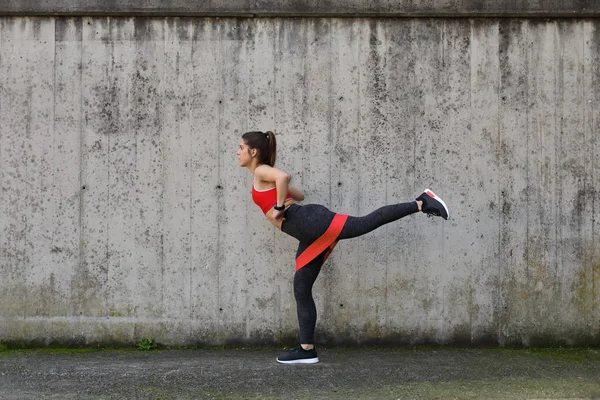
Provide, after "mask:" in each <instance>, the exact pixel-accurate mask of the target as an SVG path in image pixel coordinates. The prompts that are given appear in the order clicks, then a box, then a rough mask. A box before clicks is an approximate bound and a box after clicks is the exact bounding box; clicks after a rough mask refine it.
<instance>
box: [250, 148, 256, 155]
mask: <svg viewBox="0 0 600 400" xmlns="http://www.w3.org/2000/svg"><path fill="white" fill-rule="evenodd" d="M250 155H251V156H252V157H256V149H252V150H250Z"/></svg>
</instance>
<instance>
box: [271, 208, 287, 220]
mask: <svg viewBox="0 0 600 400" xmlns="http://www.w3.org/2000/svg"><path fill="white" fill-rule="evenodd" d="M284 214H285V210H281V211H280V210H276V209H273V214H272V215H273V219H274V220H275V221H285V218H283V215H284Z"/></svg>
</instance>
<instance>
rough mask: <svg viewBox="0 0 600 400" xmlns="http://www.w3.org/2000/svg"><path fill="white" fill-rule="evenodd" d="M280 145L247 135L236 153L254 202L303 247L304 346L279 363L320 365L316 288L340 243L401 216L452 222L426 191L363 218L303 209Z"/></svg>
mask: <svg viewBox="0 0 600 400" xmlns="http://www.w3.org/2000/svg"><path fill="white" fill-rule="evenodd" d="M276 150H277V143H276V141H275V135H274V134H273V132H246V133H244V134H243V135H242V140H241V142H240V147H239V149H238V151H237V156H238V160H239V163H240V166H242V167H246V168H248V169H249V170H250V172H252V175H254V183H253V185H252V200H253V201H254V202H255V203H256V205H258V206H259V207H260V208H261V210H262V212H263V213H264V214H265V216H266V217H267V219H268V220H269V221H270V222H271V223H272V224H273V225H274V226H275V227H277V229H280V230H282V231H283V232H285V233H287V234H288V235H291V236H293V237H294V238H296V239H298V241H299V242H300V243H299V245H298V251H297V252H296V273H295V274H294V297H295V298H296V306H297V311H298V323H299V325H300V343H301V344H300V346H298V348H297V349H296V350H294V351H292V352H291V353H289V354H286V355H284V356H280V357H278V358H277V361H278V362H280V363H284V364H299V363H302V364H312V363H316V362H319V358H318V357H317V351H316V349H315V340H314V335H315V325H316V322H317V309H316V307H315V302H314V300H313V297H312V287H313V284H314V282H315V280H316V279H317V276H318V275H319V271H320V270H321V266H322V265H323V263H324V262H325V260H326V259H327V257H328V256H329V253H330V252H331V251H332V250H333V248H334V247H335V245H336V244H337V242H338V240H341V239H349V238H353V237H357V236H361V235H364V234H365V233H368V232H371V231H372V230H374V229H376V228H378V227H380V226H382V225H385V224H387V223H389V222H392V221H396V220H398V219H400V218H402V217H405V216H407V215H410V214H414V213H416V212H419V211H422V212H424V213H426V214H428V215H433V216H440V217H442V218H444V219H448V208H447V207H446V204H445V203H444V202H443V201H442V199H440V198H439V197H437V196H436V195H435V194H434V193H433V192H432V191H430V190H425V192H423V193H422V194H421V195H420V196H419V197H418V198H417V199H416V201H413V202H409V203H399V204H393V205H388V206H384V207H381V208H379V209H377V210H375V211H373V212H372V213H370V214H369V215H366V216H364V217H351V216H348V215H344V214H337V213H334V212H332V211H330V210H328V209H327V208H326V207H324V206H321V205H318V204H308V205H302V206H300V205H298V204H296V201H301V200H304V195H303V194H302V192H301V191H300V190H298V189H296V188H295V187H293V186H291V185H290V184H289V182H290V179H291V177H290V175H289V174H287V173H286V172H284V171H282V170H280V169H278V168H275V167H274V165H275V155H276Z"/></svg>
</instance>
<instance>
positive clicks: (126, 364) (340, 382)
mask: <svg viewBox="0 0 600 400" xmlns="http://www.w3.org/2000/svg"><path fill="white" fill-rule="evenodd" d="M279 354H281V351H277V350H252V349H241V350H239V349H238V350H221V349H216V350H215V349H212V350H161V351H157V350H154V351H148V352H141V351H132V350H101V351H74V350H52V351H50V350H26V351H23V350H21V351H4V352H1V353H0V398H1V399H225V398H227V399H229V398H231V399H280V398H286V399H350V398H359V399H480V398H515V399H516V398H518V399H542V398H544V399H547V398H561V399H566V398H568V399H575V398H588V399H589V398H598V399H600V349H548V350H505V349H485V350H481V349H477V350H475V349H466V350H460V349H444V350H441V349H435V350H432V349H400V350H391V349H342V348H333V349H325V350H323V349H320V351H319V358H320V359H321V363H319V364H315V365H280V364H277V363H276V362H275V357H276V356H277V355H279Z"/></svg>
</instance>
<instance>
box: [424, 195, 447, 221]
mask: <svg viewBox="0 0 600 400" xmlns="http://www.w3.org/2000/svg"><path fill="white" fill-rule="evenodd" d="M424 192H425V194H426V195H427V196H429V197H431V198H433V199H435V200H437V201H439V202H440V203H441V204H442V206H444V210H446V218H444V219H448V218H450V212H449V211H448V206H447V205H446V203H444V200H442V199H440V198H439V197H437V196H436V195H435V193H433V192H432V191H431V190H429V189H425V190H424Z"/></svg>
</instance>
